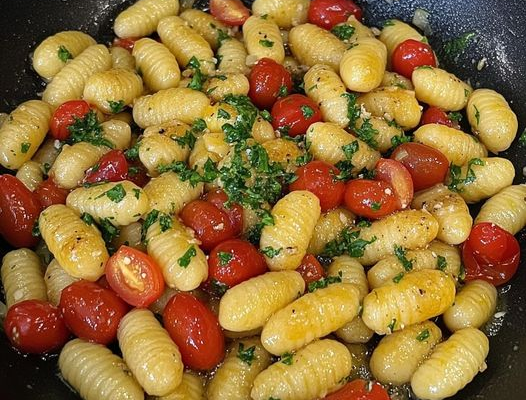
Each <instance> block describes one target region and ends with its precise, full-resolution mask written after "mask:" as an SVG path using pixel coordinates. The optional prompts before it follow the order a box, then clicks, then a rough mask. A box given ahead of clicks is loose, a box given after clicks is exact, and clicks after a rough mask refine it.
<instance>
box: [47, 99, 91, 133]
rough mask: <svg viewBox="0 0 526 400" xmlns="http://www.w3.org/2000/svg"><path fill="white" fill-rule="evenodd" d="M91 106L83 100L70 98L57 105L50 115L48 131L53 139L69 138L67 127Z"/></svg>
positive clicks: (81, 116)
mask: <svg viewBox="0 0 526 400" xmlns="http://www.w3.org/2000/svg"><path fill="white" fill-rule="evenodd" d="M90 110H91V106H90V105H89V104H88V102H87V101H84V100H70V101H66V102H65V103H63V104H61V105H60V106H58V108H57V109H56V110H55V112H54V113H53V116H52V117H51V125H50V127H49V128H50V133H51V136H53V137H54V138H55V139H58V140H66V139H67V138H69V135H70V133H69V130H68V127H69V126H70V125H71V124H73V123H74V122H75V119H77V118H83V117H84V116H85V115H86V114H87V113H88V112H89V111H90Z"/></svg>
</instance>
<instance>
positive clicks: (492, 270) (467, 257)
mask: <svg viewBox="0 0 526 400" xmlns="http://www.w3.org/2000/svg"><path fill="white" fill-rule="evenodd" d="M462 259H463V261H464V266H465V268H466V280H468V281H471V280H474V279H483V280H485V281H488V282H489V283H492V284H493V285H495V286H498V285H502V284H504V283H506V282H508V281H509V280H510V279H511V278H512V277H513V275H515V273H516V272H517V268H518V266H519V261H520V245H519V242H518V241H517V239H516V238H515V236H513V235H512V234H511V233H509V232H507V231H505V230H504V229H502V228H500V227H499V226H497V225H495V224H491V223H489V222H483V223H480V224H476V225H475V226H474V227H473V229H472V230H471V233H470V234H469V238H468V240H467V241H466V242H465V243H464V245H463V246H462Z"/></svg>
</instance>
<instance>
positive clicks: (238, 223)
mask: <svg viewBox="0 0 526 400" xmlns="http://www.w3.org/2000/svg"><path fill="white" fill-rule="evenodd" d="M205 200H206V201H208V202H210V203H212V204H213V205H215V206H216V207H217V208H219V209H220V210H222V211H224V212H226V213H227V214H228V216H229V217H230V221H231V222H232V226H233V228H234V236H237V235H239V234H240V233H241V231H242V230H243V207H242V206H240V205H239V204H237V203H232V204H230V207H227V206H226V203H227V202H228V196H227V194H226V193H225V192H224V191H223V190H221V189H216V190H211V191H209V192H208V193H207V194H206V195H205Z"/></svg>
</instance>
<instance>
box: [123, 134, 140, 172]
mask: <svg viewBox="0 0 526 400" xmlns="http://www.w3.org/2000/svg"><path fill="white" fill-rule="evenodd" d="M140 146H141V142H140V141H138V142H135V144H134V145H133V146H132V147H130V148H129V149H127V150H126V151H125V152H124V156H125V157H126V159H127V160H129V161H136V160H138V159H139V147H140ZM137 173H138V172H137Z"/></svg>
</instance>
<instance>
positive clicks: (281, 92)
mask: <svg viewBox="0 0 526 400" xmlns="http://www.w3.org/2000/svg"><path fill="white" fill-rule="evenodd" d="M288 94H289V89H288V88H287V86H285V85H281V86H280V87H279V92H278V97H286V96H287V95H288Z"/></svg>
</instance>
